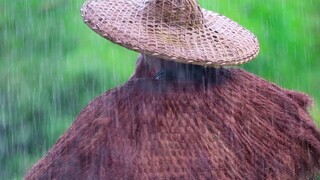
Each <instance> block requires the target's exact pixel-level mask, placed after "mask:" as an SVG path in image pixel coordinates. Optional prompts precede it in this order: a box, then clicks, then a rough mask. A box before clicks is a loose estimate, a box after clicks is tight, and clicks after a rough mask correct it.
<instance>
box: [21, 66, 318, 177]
mask: <svg viewBox="0 0 320 180" xmlns="http://www.w3.org/2000/svg"><path fill="white" fill-rule="evenodd" d="M220 71H221V73H219V75H218V76H220V77H215V78H222V79H224V81H223V83H220V84H215V83H208V86H207V87H206V88H204V87H203V86H202V85H201V83H198V82H192V81H179V82H178V81H167V80H152V79H134V78H133V79H132V80H131V81H129V82H127V83H126V84H125V85H123V86H121V87H118V88H116V89H113V90H110V91H108V92H106V93H105V94H103V95H101V96H99V97H97V98H96V99H95V100H93V101H92V102H91V103H90V104H89V105H88V106H87V107H85V108H84V109H83V111H82V112H81V113H80V114H79V116H78V117H77V119H76V120H75V122H74V123H73V124H72V126H71V127H70V129H69V130H68V131H67V132H66V133H65V134H64V135H63V136H62V137H61V138H60V139H59V140H58V142H57V143H56V144H55V145H54V146H53V148H52V149H51V150H50V151H49V153H48V154H47V155H46V156H45V157H44V158H43V159H41V160H40V161H39V162H38V163H37V164H36V165H35V166H34V167H33V168H32V169H31V170H30V171H29V173H28V175H27V176H26V179H99V178H100V179H171V178H175V179H178V178H180V179H281V180H282V179H306V178H307V177H312V175H313V174H314V173H316V172H319V168H320V132H319V130H317V129H316V127H315V124H314V122H313V121H312V119H311V118H310V116H309V114H308V112H307V107H308V106H309V105H310V103H311V100H310V98H309V97H308V96H307V95H304V94H301V93H298V92H293V91H288V90H285V89H282V88H280V87H278V86H276V85H274V84H271V83H269V82H267V81H265V80H262V79H260V78H258V77H257V76H255V75H253V74H250V73H248V72H246V71H244V70H240V69H220ZM209 82H210V78H209Z"/></svg>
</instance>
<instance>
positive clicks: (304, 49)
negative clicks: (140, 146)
mask: <svg viewBox="0 0 320 180" xmlns="http://www.w3.org/2000/svg"><path fill="white" fill-rule="evenodd" d="M82 3H83V1H79V0H72V1H71V0H42V1H39V0H1V4H2V5H1V6H0V15H1V16H0V176H1V177H0V179H21V178H22V177H23V175H24V173H25V172H26V171H27V169H28V168H30V166H31V165H32V164H33V163H35V162H36V161H37V160H38V159H39V158H40V157H42V156H43V155H44V154H45V153H46V152H47V151H48V149H49V148H50V147H51V146H52V145H53V144H54V143H55V142H56V140H57V138H58V137H59V136H60V135H61V134H63V132H64V131H65V130H66V129H67V128H68V127H69V126H70V124H71V123H72V122H73V120H74V119H75V117H76V116H77V114H78V113H79V112H80V111H81V109H82V108H83V107H84V106H85V105H86V104H87V103H88V102H90V100H92V99H93V98H94V97H96V96H98V95H100V94H102V93H103V92H105V91H107V90H109V89H111V88H113V87H116V86H119V85H121V84H123V83H124V82H125V81H126V80H127V79H128V77H129V76H130V74H131V73H132V72H133V69H134V65H135V60H136V57H137V53H135V52H132V51H129V50H126V49H124V48H122V47H120V46H118V45H115V44H112V43H110V42H108V41H107V40H105V39H103V38H101V37H100V36H99V35H97V34H95V33H94V32H93V31H91V30H90V29H89V28H88V27H87V26H86V25H85V24H84V23H83V22H82V19H81V17H80V11H79V9H80V7H81V5H82ZM200 3H201V5H202V6H203V7H205V8H207V9H210V10H213V11H216V12H219V13H222V14H224V15H226V16H228V17H230V18H231V19H234V20H235V21H237V22H239V23H240V24H241V25H243V26H244V27H246V28H247V29H249V30H250V31H252V32H253V33H254V34H256V35H257V36H258V39H259V41H260V44H261V53H260V55H259V56H258V58H256V59H255V60H254V61H252V62H250V63H248V64H246V65H243V66H241V68H244V69H246V70H248V71H250V72H252V73H254V74H257V75H259V76H261V77H263V78H265V79H267V80H269V81H271V82H274V83H276V84H278V85H280V86H282V87H285V88H288V89H292V90H298V91H302V92H305V93H307V94H309V95H311V96H312V97H313V98H314V106H313V108H311V109H310V112H311V114H312V116H313V117H314V119H315V121H316V122H317V123H318V124H320V121H319V120H320V110H319V107H320V106H319V103H320V78H319V77H320V61H319V60H320V59H319V51H320V1H319V0H308V1H301V0H291V1H287V0H269V1H258V0H242V1H236V0H228V1H218V0H210V1H209V0H201V1H200Z"/></svg>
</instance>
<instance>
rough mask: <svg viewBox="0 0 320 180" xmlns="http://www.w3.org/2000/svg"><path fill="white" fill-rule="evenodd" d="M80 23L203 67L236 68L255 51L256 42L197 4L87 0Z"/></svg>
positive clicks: (178, 0)
mask: <svg viewBox="0 0 320 180" xmlns="http://www.w3.org/2000/svg"><path fill="white" fill-rule="evenodd" d="M81 12H82V16H83V18H84V22H86V23H87V25H88V26H89V27H90V28H92V29H93V30H94V31H95V32H97V33H98V34H100V35H101V36H103V37H105V38H107V39H109V40H110V41H113V42H115V43H117V44H120V45H122V46H124V47H127V48H129V49H132V50H135V51H138V52H141V53H146V54H149V55H153V56H157V57H161V58H164V59H169V60H174V61H178V62H182V63H192V64H198V65H205V66H220V65H236V64H242V63H245V62H247V61H250V60H252V59H253V58H254V57H256V55H257V54H258V52H259V44H258V40H257V38H256V37H255V36H254V35H253V34H252V33H251V32H249V31H248V30H246V29H244V28H243V27H241V26H240V25H238V24H237V23H235V22H233V21H232V20H230V19H228V18H227V17H225V16H222V15H220V14H217V13H214V12H210V11H206V10H205V9H201V8H200V7H199V6H198V4H197V2H196V1H195V0H148V1H141V0H140V1H138V0H91V1H88V2H86V3H85V4H84V5H83V7H82V10H81Z"/></svg>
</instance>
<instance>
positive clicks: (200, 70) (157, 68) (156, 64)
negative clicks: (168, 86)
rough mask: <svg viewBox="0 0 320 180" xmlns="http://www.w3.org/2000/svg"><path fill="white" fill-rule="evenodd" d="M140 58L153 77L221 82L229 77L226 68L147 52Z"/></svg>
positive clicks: (158, 78) (197, 81)
mask: <svg viewBox="0 0 320 180" xmlns="http://www.w3.org/2000/svg"><path fill="white" fill-rule="evenodd" d="M139 59H141V60H142V62H141V63H142V64H144V67H143V68H145V69H146V71H147V72H148V74H149V75H150V76H151V78H152V79H157V80H171V81H192V82H196V83H208V82H210V83H215V84H221V82H223V81H224V79H225V78H226V77H229V71H228V70H227V69H225V68H214V67H205V66H200V65H193V64H183V63H178V62H174V61H170V60H165V59H162V58H158V57H154V56H150V55H146V54H140V57H139ZM150 72H151V73H150Z"/></svg>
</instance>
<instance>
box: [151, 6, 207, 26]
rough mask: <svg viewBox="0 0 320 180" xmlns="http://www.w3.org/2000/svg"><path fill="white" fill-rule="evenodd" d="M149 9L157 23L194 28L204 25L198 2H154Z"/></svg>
mask: <svg viewBox="0 0 320 180" xmlns="http://www.w3.org/2000/svg"><path fill="white" fill-rule="evenodd" d="M148 9H149V10H150V11H149V13H151V14H153V15H154V17H155V19H156V20H157V21H159V22H161V23H164V24H166V25H169V26H184V27H185V26H187V27H192V28H194V27H197V26H199V25H201V24H203V15H202V11H201V8H200V6H199V5H198V2H197V0H153V1H152V2H150V4H149V8H148ZM149 15H150V14H149Z"/></svg>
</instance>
